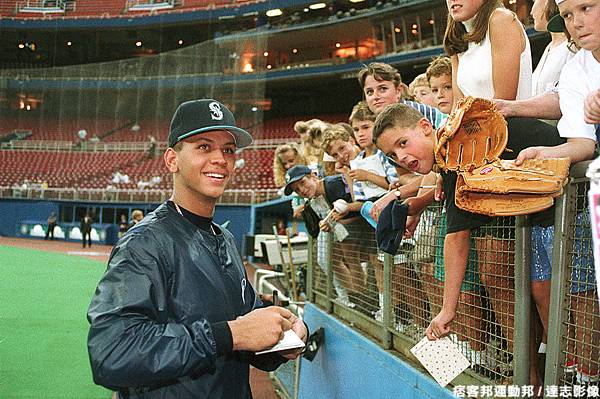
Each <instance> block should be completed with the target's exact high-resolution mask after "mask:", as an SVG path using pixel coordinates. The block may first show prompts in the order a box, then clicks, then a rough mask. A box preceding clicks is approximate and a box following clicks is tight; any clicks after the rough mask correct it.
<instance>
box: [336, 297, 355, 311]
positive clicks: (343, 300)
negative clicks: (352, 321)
mask: <svg viewBox="0 0 600 399" xmlns="http://www.w3.org/2000/svg"><path fill="white" fill-rule="evenodd" d="M337 300H338V302H339V303H340V304H342V305H344V306H346V307H348V308H351V309H354V308H355V307H356V304H355V303H354V302H350V299H348V298H339V297H338V299H337Z"/></svg>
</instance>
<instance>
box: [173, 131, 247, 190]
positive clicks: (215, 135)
mask: <svg viewBox="0 0 600 399" xmlns="http://www.w3.org/2000/svg"><path fill="white" fill-rule="evenodd" d="M181 144H182V146H181V149H180V150H179V151H177V173H176V176H175V184H177V185H178V186H180V187H181V188H182V189H183V190H184V191H187V192H188V193H190V194H193V195H194V196H195V197H196V198H198V199H211V200H216V199H218V198H219V197H220V196H221V195H222V194H223V192H224V191H225V187H226V186H227V183H228V182H229V180H230V179H231V178H232V177H233V173H234V169H235V168H234V163H235V150H236V144H235V141H234V139H233V136H232V135H231V133H229V132H227V131H224V130H215V131H211V132H206V133H201V134H197V135H194V136H191V137H189V138H187V139H185V140H183V141H182V142H181ZM176 188H177V187H176Z"/></svg>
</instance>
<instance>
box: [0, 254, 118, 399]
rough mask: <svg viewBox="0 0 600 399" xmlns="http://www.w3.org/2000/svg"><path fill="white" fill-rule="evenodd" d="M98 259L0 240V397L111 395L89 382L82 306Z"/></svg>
mask: <svg viewBox="0 0 600 399" xmlns="http://www.w3.org/2000/svg"><path fill="white" fill-rule="evenodd" d="M105 268H106V265H105V264H104V263H103V262H99V261H94V260H90V259H85V258H81V257H77V256H68V255H63V254H58V253H50V252H42V251H37V250H29V249H22V248H13V247H6V246H0V272H1V273H2V274H1V276H2V277H1V278H0V398H2V399H7V398H40V399H46V398H104V399H107V398H110V396H111V394H110V392H109V391H108V390H105V389H103V388H101V387H99V386H97V385H95V384H94V382H93V380H92V375H91V370H90V365H89V360H88V356H87V347H86V339H87V332H88V323H87V320H86V311H87V307H88V305H89V302H90V299H91V297H92V294H93V292H94V289H95V287H96V283H97V282H98V280H99V279H100V276H101V275H102V273H103V272H104V269H105Z"/></svg>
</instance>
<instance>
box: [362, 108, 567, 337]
mask: <svg viewBox="0 0 600 399" xmlns="http://www.w3.org/2000/svg"><path fill="white" fill-rule="evenodd" d="M520 123H521V121H513V123H510V122H509V130H511V125H512V126H513V128H515V129H514V130H515V134H514V135H513V136H514V137H513V138H512V139H511V138H510V136H509V143H508V146H507V147H508V148H510V149H512V150H513V151H514V153H519V152H520V151H521V150H524V149H525V148H527V147H529V146H531V145H536V144H539V143H540V142H543V143H558V142H560V139H559V138H558V137H555V138H553V137H552V134H554V135H555V136H557V134H558V132H556V131H555V129H554V128H553V127H552V126H549V125H547V124H544V123H543V122H539V123H540V124H543V125H544V126H541V125H540V126H539V129H538V130H539V131H538V130H533V131H530V132H528V133H530V134H527V135H525V134H520V133H519V129H518V128H519V127H520ZM527 125H528V126H531V123H530V122H528V123H527ZM536 126H537V125H536ZM552 129H554V130H552ZM434 134H435V133H434V130H433V127H432V126H431V123H430V122H429V121H428V120H427V119H426V118H424V117H423V115H422V114H420V113H419V112H416V111H415V110H414V109H412V108H411V107H408V106H406V105H403V104H397V105H393V106H390V107H388V108H386V109H385V110H384V111H383V112H382V113H381V114H380V115H378V117H377V119H376V120H375V126H374V128H373V139H374V141H375V143H376V144H377V146H378V147H379V148H380V149H381V150H382V151H384V153H385V154H386V155H387V156H388V157H390V158H392V159H393V160H394V161H395V162H397V163H399V164H400V165H401V166H403V167H405V168H407V169H409V170H411V171H413V172H418V173H421V174H428V173H429V172H431V171H432V170H433V169H434V167H435V157H434V147H435V136H434ZM513 156H514V155H513ZM442 181H443V189H444V196H445V208H446V222H447V235H446V238H445V241H444V265H445V272H444V274H445V281H444V300H443V305H442V309H441V311H440V312H439V314H438V315H437V316H435V317H434V318H433V320H432V321H431V323H430V325H429V327H428V329H427V336H428V337H429V338H430V339H436V338H441V337H443V336H446V335H447V334H448V333H449V332H450V330H451V326H452V321H453V320H454V318H455V317H456V307H457V304H458V298H459V295H460V287H461V284H462V282H463V279H464V276H465V270H466V266H467V257H468V253H469V245H468V243H469V239H468V237H469V235H470V234H471V232H474V233H477V232H478V228H479V227H481V226H484V225H486V224H487V223H490V222H492V219H491V218H490V217H488V216H484V215H478V214H473V213H470V212H466V211H463V210H461V209H459V208H457V207H456V204H455V202H454V187H455V185H456V173H453V172H448V173H442ZM423 198H425V199H426V201H425V203H427V202H431V201H433V199H434V193H433V190H429V191H427V192H426V193H425V194H423ZM412 200H413V199H409V200H408V203H409V214H410V215H415V216H417V217H416V219H415V222H418V215H420V213H421V212H422V208H423V207H422V206H418V207H417V206H415V207H411V206H410V204H411V202H413V201H412ZM415 226H416V224H415V223H413V224H412V225H409V226H407V228H408V229H413V230H414V227H415ZM452 232H454V233H456V232H462V233H461V234H464V235H466V236H467V240H466V241H465V240H463V239H460V240H453V237H454V236H451V235H449V234H450V233H452ZM461 238H462V237H461ZM465 243H466V244H467V245H463V244H465ZM482 278H483V276H482Z"/></svg>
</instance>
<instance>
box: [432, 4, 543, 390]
mask: <svg viewBox="0 0 600 399" xmlns="http://www.w3.org/2000/svg"><path fill="white" fill-rule="evenodd" d="M446 4H447V6H448V24H447V27H446V33H445V36H444V47H445V50H446V52H447V53H448V54H449V55H450V57H451V60H452V87H453V91H454V103H455V104H454V106H456V102H457V101H458V100H459V99H460V98H463V97H465V96H473V97H480V98H486V99H490V100H491V99H493V98H501V99H506V100H515V99H526V98H529V97H531V75H532V66H531V51H530V48H529V40H528V39H527V35H526V34H525V30H524V28H523V26H522V25H521V23H520V22H519V20H518V19H517V17H516V15H515V14H514V13H513V12H511V11H509V10H507V9H506V8H504V6H503V4H502V2H501V1H499V0H446ZM470 235H471V232H470V230H462V231H457V232H453V233H450V234H447V235H446V239H445V247H449V248H452V247H459V248H465V247H467V246H468V243H469V240H470ZM476 248H477V254H478V259H479V265H478V266H479V273H480V280H481V282H482V284H483V285H484V286H485V288H486V290H487V292H488V294H489V297H490V301H491V304H492V307H493V309H494V311H495V314H496V321H497V322H498V324H499V325H500V327H501V329H502V333H503V334H504V336H505V337H506V339H507V344H508V350H509V352H512V348H513V345H512V344H513V331H514V280H513V279H512V278H513V274H514V270H513V265H514V255H513V254H514V241H513V240H506V239H498V238H496V237H493V236H492V235H490V234H488V230H486V231H485V235H484V236H483V237H481V238H477V239H476ZM445 263H446V264H445V275H446V283H445V284H446V285H448V281H449V280H451V279H452V278H453V276H455V275H456V274H455V271H456V270H458V269H459V268H462V267H465V266H466V262H465V265H462V264H460V265H459V264H458V263H456V264H451V263H452V262H445ZM455 286H456V284H451V285H449V286H448V287H444V305H443V307H446V306H448V307H449V308H452V307H453V306H455V303H456V302H457V300H458V298H457V297H458V295H457V293H456V292H454V291H455V289H454V288H456V287H455ZM451 287H454V288H451ZM439 317H440V316H439V315H438V316H436V318H434V320H432V324H435V323H439V321H437V319H438V318H439ZM430 328H431V327H430ZM497 371H498V372H499V373H500V374H501V375H504V376H506V375H508V373H509V369H508V368H504V369H502V370H497ZM532 380H533V379H532ZM533 381H534V382H536V381H535V380H533Z"/></svg>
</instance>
